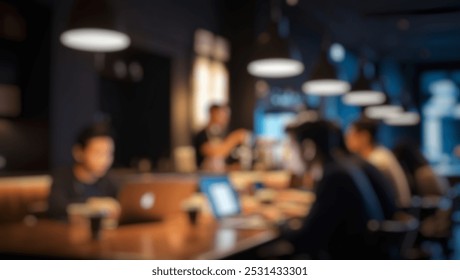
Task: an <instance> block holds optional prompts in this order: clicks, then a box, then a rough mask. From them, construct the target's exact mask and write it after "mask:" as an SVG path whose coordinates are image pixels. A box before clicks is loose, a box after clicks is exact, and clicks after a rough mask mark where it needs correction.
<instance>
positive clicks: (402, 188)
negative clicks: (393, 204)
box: [346, 119, 411, 208]
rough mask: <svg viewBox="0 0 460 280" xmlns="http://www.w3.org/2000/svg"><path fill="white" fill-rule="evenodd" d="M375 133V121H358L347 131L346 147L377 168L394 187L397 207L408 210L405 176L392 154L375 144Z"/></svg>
mask: <svg viewBox="0 0 460 280" xmlns="http://www.w3.org/2000/svg"><path fill="white" fill-rule="evenodd" d="M377 132H378V125H377V123H376V122H375V121H372V120H368V119H359V120H357V121H355V122H354V123H352V124H351V126H350V127H349V128H348V130H347V133H346V144H347V147H348V149H349V150H350V151H351V152H354V153H357V154H358V155H360V156H361V157H362V158H364V159H366V160H367V161H369V162H370V163H371V164H373V165H374V166H375V167H377V168H378V169H379V170H380V171H381V172H382V173H383V174H384V175H385V176H386V177H387V178H388V180H389V181H390V182H391V183H392V186H393V187H395V190H394V191H395V194H396V199H397V202H398V206H399V207H401V208H408V207H410V205H411V192H410V187H409V183H408V181H407V178H406V175H405V174H404V171H403V169H402V167H401V165H400V164H399V162H398V160H397V159H396V158H395V156H394V155H393V153H392V152H391V151H390V150H388V149H387V148H385V147H383V146H381V145H379V144H378V143H377Z"/></svg>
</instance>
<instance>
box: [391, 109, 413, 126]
mask: <svg viewBox="0 0 460 280" xmlns="http://www.w3.org/2000/svg"><path fill="white" fill-rule="evenodd" d="M384 122H385V124H387V125H391V126H412V125H417V124H418V123H419V122H420V115H419V113H417V112H412V111H407V112H401V113H397V114H393V115H392V116H391V117H388V118H385V119H384Z"/></svg>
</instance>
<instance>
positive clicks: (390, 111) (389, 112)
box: [364, 67, 404, 120]
mask: <svg viewBox="0 0 460 280" xmlns="http://www.w3.org/2000/svg"><path fill="white" fill-rule="evenodd" d="M379 69H380V68H379V67H376V68H375V74H374V76H375V80H374V84H377V85H378V88H379V89H380V90H381V91H382V92H383V93H384V94H385V96H386V98H385V99H386V100H385V103H383V104H381V105H374V106H369V107H366V109H364V115H365V116H366V117H367V118H369V119H376V120H383V119H385V118H389V117H391V116H393V115H395V114H399V113H402V112H403V111H404V108H403V107H402V106H401V105H397V104H393V103H392V102H391V98H390V96H389V94H388V91H387V90H386V87H385V85H384V83H383V81H382V79H381V77H382V76H381V74H380V71H379Z"/></svg>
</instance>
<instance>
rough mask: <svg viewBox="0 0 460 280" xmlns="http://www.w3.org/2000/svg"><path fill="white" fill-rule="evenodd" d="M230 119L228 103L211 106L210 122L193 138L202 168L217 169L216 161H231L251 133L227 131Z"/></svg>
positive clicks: (198, 165) (241, 130)
mask: <svg viewBox="0 0 460 280" xmlns="http://www.w3.org/2000/svg"><path fill="white" fill-rule="evenodd" d="M229 121H230V109H229V108H228V106H226V105H219V104H213V105H211V106H210V107H209V122H208V124H207V125H206V127H205V128H203V129H202V130H201V131H200V132H199V133H198V134H196V135H195V137H194V138H193V146H194V148H195V151H196V164H197V167H199V168H201V169H208V170H210V169H216V166H215V165H216V163H217V164H218V165H219V163H220V164H221V165H224V166H223V168H220V167H222V166H219V167H217V169H225V164H226V163H230V161H229V157H230V155H231V154H232V152H233V151H234V150H235V148H236V147H237V146H238V145H241V144H243V143H244V142H245V141H247V140H248V137H249V136H250V133H249V132H248V131H247V130H245V129H238V130H235V131H233V132H231V133H230V134H228V133H227V129H228V124H229Z"/></svg>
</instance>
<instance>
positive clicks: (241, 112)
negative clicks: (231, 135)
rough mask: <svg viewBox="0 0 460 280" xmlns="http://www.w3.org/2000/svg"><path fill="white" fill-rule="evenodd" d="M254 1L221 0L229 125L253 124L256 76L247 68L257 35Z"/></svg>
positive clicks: (236, 126)
mask: <svg viewBox="0 0 460 280" xmlns="http://www.w3.org/2000/svg"><path fill="white" fill-rule="evenodd" d="M256 2H257V1H244V0H225V1H222V23H221V26H222V34H223V35H224V37H226V38H227V39H228V40H229V41H230V46H231V59H230V61H229V63H228V68H229V74H230V107H231V109H232V120H231V126H232V127H233V128H238V127H244V128H247V129H252V128H253V119H254V118H253V110H254V106H255V91H254V82H255V79H254V78H253V77H252V76H250V75H249V73H248V71H247V70H246V67H247V64H248V63H249V62H250V59H251V55H252V52H253V49H252V44H253V41H254V38H255V35H256V30H255V19H254V15H255V13H256Z"/></svg>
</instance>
